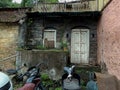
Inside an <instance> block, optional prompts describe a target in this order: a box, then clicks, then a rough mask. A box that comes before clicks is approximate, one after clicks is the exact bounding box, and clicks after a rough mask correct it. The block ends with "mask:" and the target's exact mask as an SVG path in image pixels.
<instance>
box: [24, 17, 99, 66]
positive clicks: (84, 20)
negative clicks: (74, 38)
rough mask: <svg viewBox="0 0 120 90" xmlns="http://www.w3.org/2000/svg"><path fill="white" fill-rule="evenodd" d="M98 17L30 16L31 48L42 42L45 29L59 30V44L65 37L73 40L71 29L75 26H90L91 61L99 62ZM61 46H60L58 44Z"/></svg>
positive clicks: (28, 34)
mask: <svg viewBox="0 0 120 90" xmlns="http://www.w3.org/2000/svg"><path fill="white" fill-rule="evenodd" d="M96 27H97V19H95V17H93V16H92V17H84V16H81V17H58V18H56V17H43V16H34V17H30V16H29V18H28V28H27V37H26V40H27V44H26V46H29V47H30V48H36V46H37V45H39V44H42V42H43V41H42V39H43V32H44V29H47V28H53V29H55V30H57V41H56V42H57V45H60V43H61V39H63V38H65V39H66V40H67V42H68V43H69V49H70V42H71V30H72V29H73V28H88V29H89V30H90V63H92V64H96V63H97V31H96ZM57 48H59V46H57Z"/></svg>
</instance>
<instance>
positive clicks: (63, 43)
mask: <svg viewBox="0 0 120 90" xmlns="http://www.w3.org/2000/svg"><path fill="white" fill-rule="evenodd" d="M61 47H62V48H63V50H64V51H67V42H62V43H61Z"/></svg>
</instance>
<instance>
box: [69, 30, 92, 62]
mask: <svg viewBox="0 0 120 90" xmlns="http://www.w3.org/2000/svg"><path fill="white" fill-rule="evenodd" d="M81 31H83V32H84V31H85V32H86V31H87V37H86V38H87V39H86V40H87V46H86V48H87V50H86V51H87V53H86V54H87V55H86V56H87V59H86V60H87V61H86V63H85V62H84V63H81V62H78V63H77V64H89V49H90V37H89V35H90V30H89V29H88V28H75V29H72V31H71V45H74V43H73V42H72V37H73V36H72V32H81ZM72 49H73V48H72V46H71V52H70V54H71V59H72V54H73V53H72ZM79 61H80V60H79ZM71 62H72V63H74V60H71Z"/></svg>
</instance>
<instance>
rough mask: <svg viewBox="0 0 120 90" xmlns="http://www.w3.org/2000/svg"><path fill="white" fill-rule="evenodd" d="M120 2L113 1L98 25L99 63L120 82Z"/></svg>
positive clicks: (117, 0)
mask: <svg viewBox="0 0 120 90" xmlns="http://www.w3.org/2000/svg"><path fill="white" fill-rule="evenodd" d="M119 5H120V1H119V0H113V1H112V2H111V3H110V4H109V5H108V6H107V7H106V8H105V9H104V11H103V12H102V17H101V19H100V21H99V24H98V32H97V33H98V57H97V58H98V61H99V63H100V62H104V63H105V64H103V63H102V68H103V69H104V70H107V71H108V73H110V74H112V75H115V76H116V77H117V78H118V79H119V80H120V6H119Z"/></svg>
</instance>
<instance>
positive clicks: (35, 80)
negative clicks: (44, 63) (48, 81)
mask: <svg viewBox="0 0 120 90" xmlns="http://www.w3.org/2000/svg"><path fill="white" fill-rule="evenodd" d="M40 65H41V64H38V65H36V66H32V67H30V68H29V69H28V70H27V72H25V73H24V74H23V76H27V80H26V82H25V84H24V85H23V87H21V88H19V89H18V90H44V88H43V86H42V81H41V78H40V68H39V66H40Z"/></svg>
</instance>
